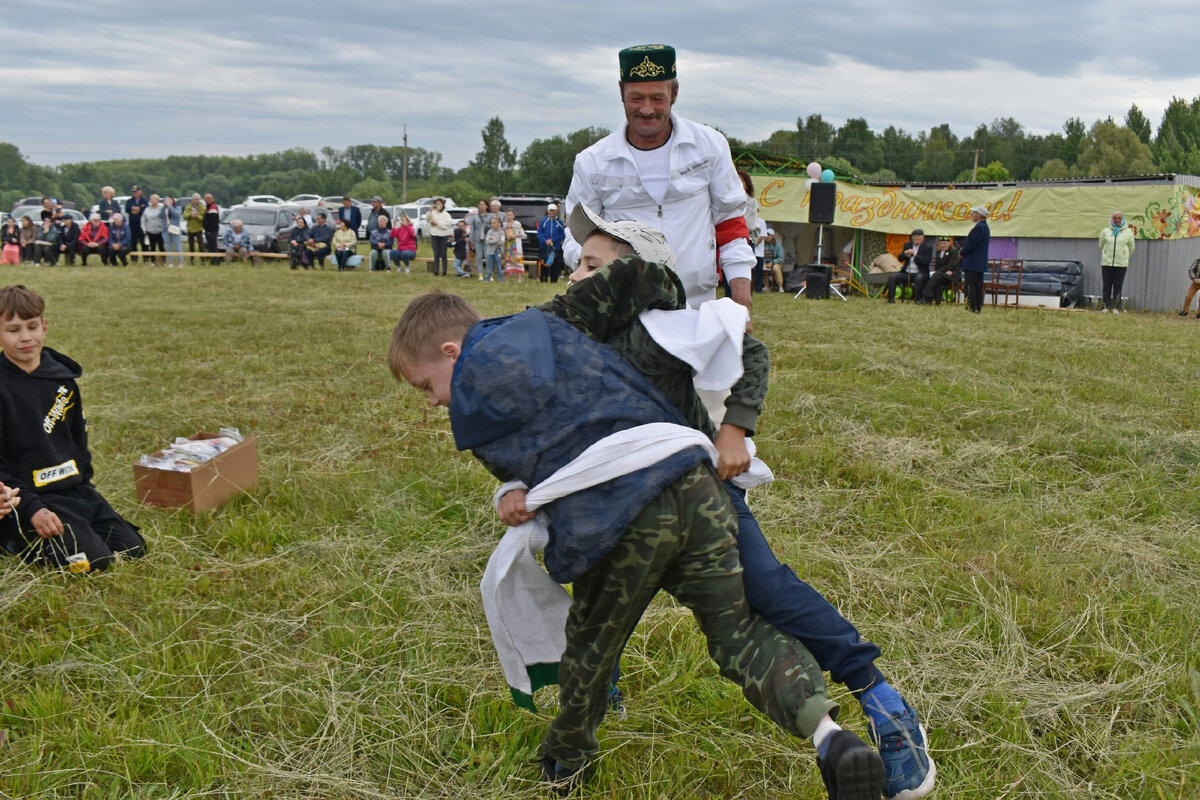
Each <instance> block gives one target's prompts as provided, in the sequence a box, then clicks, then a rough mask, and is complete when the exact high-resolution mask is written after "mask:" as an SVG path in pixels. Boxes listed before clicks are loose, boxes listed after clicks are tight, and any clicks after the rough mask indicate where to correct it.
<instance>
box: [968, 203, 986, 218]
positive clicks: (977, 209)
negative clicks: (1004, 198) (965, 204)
mask: <svg viewBox="0 0 1200 800" xmlns="http://www.w3.org/2000/svg"><path fill="white" fill-rule="evenodd" d="M971 213H972V214H978V215H979V216H981V217H986V216H987V215H988V210H987V206H971Z"/></svg>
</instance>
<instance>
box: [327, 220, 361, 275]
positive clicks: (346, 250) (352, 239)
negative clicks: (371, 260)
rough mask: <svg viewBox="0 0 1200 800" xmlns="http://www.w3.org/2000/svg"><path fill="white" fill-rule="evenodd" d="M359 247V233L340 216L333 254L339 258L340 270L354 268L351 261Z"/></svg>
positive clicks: (335, 232) (334, 238)
mask: <svg viewBox="0 0 1200 800" xmlns="http://www.w3.org/2000/svg"><path fill="white" fill-rule="evenodd" d="M357 248H358V234H357V233H355V232H354V231H352V230H350V225H349V223H347V222H346V220H344V219H342V218H341V217H338V221H337V230H336V231H334V234H333V256H334V258H335V259H337V265H338V272H342V271H344V270H348V269H354V267H352V266H350V263H349V262H350V256H352V255H354V251H355V250H356V249H357Z"/></svg>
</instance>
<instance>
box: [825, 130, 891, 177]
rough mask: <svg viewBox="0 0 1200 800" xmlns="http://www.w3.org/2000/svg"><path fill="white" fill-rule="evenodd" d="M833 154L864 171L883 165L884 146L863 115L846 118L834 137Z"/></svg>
mask: <svg viewBox="0 0 1200 800" xmlns="http://www.w3.org/2000/svg"><path fill="white" fill-rule="evenodd" d="M830 152H831V154H832V155H835V156H837V157H839V158H844V159H846V160H847V161H849V162H851V163H852V164H855V165H857V167H858V169H859V170H860V171H862V172H874V171H876V170H877V169H879V168H880V167H882V166H883V146H882V145H881V144H880V143H879V141H878V140H877V139H876V138H875V133H874V131H872V130H871V129H870V127H868V125H867V121H866V120H865V119H863V118H862V117H853V118H851V119H848V120H846V123H845V124H844V125H842V127H840V128H838V132H837V134H836V135H834V137H833V145H832V149H831V151H830Z"/></svg>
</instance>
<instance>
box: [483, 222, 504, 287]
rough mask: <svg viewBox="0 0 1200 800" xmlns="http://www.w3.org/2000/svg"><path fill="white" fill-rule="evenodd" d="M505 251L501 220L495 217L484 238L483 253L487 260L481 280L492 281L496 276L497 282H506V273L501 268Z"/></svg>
mask: <svg viewBox="0 0 1200 800" xmlns="http://www.w3.org/2000/svg"><path fill="white" fill-rule="evenodd" d="M503 250H504V229H503V228H502V227H500V218H499V217H496V216H493V217H492V221H491V223H490V224H489V227H488V232H487V233H486V234H484V237H483V252H484V256H485V257H486V258H487V262H486V266H485V267H484V270H483V274H482V275H480V276H479V280H484V279H485V278H486V279H487V280H489V281H490V280H492V276H493V275H495V276H496V280H497V281H503V280H504V271H503V270H502V269H501V268H500V257H501V254H502V251H503Z"/></svg>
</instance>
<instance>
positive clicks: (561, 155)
mask: <svg viewBox="0 0 1200 800" xmlns="http://www.w3.org/2000/svg"><path fill="white" fill-rule="evenodd" d="M608 133H609V132H608V131H607V130H605V129H604V128H580V129H579V130H577V131H573V132H572V133H568V134H567V135H566V136H552V137H551V138H549V139H534V140H533V141H532V142H530V143H529V146H528V147H526V148H525V151H524V152H523V153H521V158H520V160H519V162H518V163H519V170H518V175H519V181H518V187H519V188H520V190H521V191H524V192H545V193H550V194H563V195H565V194H566V193H567V189H568V188H570V186H571V174H572V172H573V169H574V166H575V156H577V155H579V153H580V152H581V151H583V150H586V149H587V148H589V147H591V146H592V145H593V144H595V143H596V142H598V141H600V140H601V139H603V138H604V137H605V136H607V135H608Z"/></svg>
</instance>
